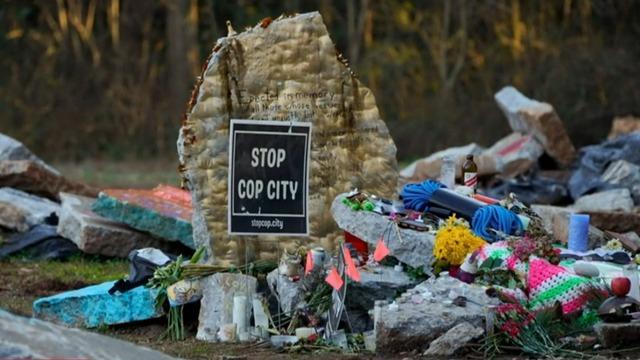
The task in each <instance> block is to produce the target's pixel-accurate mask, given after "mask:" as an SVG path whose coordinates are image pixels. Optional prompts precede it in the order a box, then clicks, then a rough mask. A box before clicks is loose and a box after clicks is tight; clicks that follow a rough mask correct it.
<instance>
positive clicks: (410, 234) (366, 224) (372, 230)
mask: <svg viewBox="0 0 640 360" xmlns="http://www.w3.org/2000/svg"><path fill="white" fill-rule="evenodd" d="M346 196H347V194H346V193H345V194H340V195H338V196H337V197H336V198H335V200H334V201H333V205H332V206H331V214H332V215H333V219H334V220H335V222H336V223H337V224H338V226H339V227H340V228H341V229H343V230H345V231H348V232H350V233H351V234H353V235H355V236H356V237H358V238H360V239H362V240H363V241H365V242H367V243H368V244H370V245H373V246H375V245H376V244H377V242H378V240H380V238H381V237H382V234H383V232H385V230H386V229H387V227H388V226H389V225H390V223H391V220H389V218H388V217H386V216H382V215H379V214H376V213H373V212H370V211H354V210H352V209H351V208H350V207H349V206H347V205H345V204H343V203H342V200H343V199H344V198H345V197H346ZM391 234H392V235H390V236H388V237H390V239H389V238H385V241H386V242H385V244H386V245H387V247H388V248H389V250H390V251H391V256H393V257H395V258H396V259H398V260H400V261H402V262H403V263H405V264H407V265H410V266H412V267H416V268H417V267H422V268H423V269H424V271H425V273H426V274H430V273H431V264H433V262H434V260H435V258H434V256H433V245H434V242H435V235H433V234H430V233H428V232H426V231H425V232H421V231H415V230H411V229H405V228H399V229H398V232H395V231H392V232H391ZM398 234H399V236H400V238H398Z"/></svg>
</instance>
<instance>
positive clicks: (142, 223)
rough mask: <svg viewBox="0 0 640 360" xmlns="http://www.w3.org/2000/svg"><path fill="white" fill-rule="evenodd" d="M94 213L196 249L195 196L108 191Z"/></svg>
mask: <svg viewBox="0 0 640 360" xmlns="http://www.w3.org/2000/svg"><path fill="white" fill-rule="evenodd" d="M92 210H93V212H95V213H96V214H99V215H102V216H104V217H106V218H109V219H111V220H115V221H118V222H121V223H124V224H127V225H129V226H131V227H132V228H134V229H137V230H141V231H146V232H149V233H151V234H153V235H155V236H157V237H160V238H163V239H165V240H170V241H179V242H181V243H182V244H184V245H186V246H188V247H190V248H192V249H195V246H194V243H193V228H192V226H191V216H192V215H193V210H192V208H191V195H190V194H189V193H188V192H186V191H184V190H181V189H178V188H175V187H171V186H158V187H156V188H154V189H152V190H137V189H136V190H133V189H127V190H122V189H107V190H104V191H103V192H101V193H100V196H99V197H98V200H96V202H95V203H94V204H93V206H92Z"/></svg>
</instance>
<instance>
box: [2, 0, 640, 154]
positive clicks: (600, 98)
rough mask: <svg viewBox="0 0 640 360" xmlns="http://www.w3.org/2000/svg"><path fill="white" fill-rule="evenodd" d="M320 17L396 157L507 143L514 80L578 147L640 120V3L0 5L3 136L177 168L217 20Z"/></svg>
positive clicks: (369, 0) (237, 22) (40, 147)
mask: <svg viewBox="0 0 640 360" xmlns="http://www.w3.org/2000/svg"><path fill="white" fill-rule="evenodd" d="M313 10H318V11H320V12H321V13H322V15H323V17H324V20H325V23H326V24H327V27H328V28H329V31H330V33H331V36H332V38H333V40H334V41H335V42H336V45H337V48H338V49H339V50H340V51H341V52H342V53H343V54H344V55H345V56H346V57H347V58H348V59H350V63H351V65H352V67H353V69H354V70H355V71H356V73H358V74H359V77H360V78H361V80H362V81H363V82H364V83H365V84H366V85H367V86H369V87H371V88H372V90H373V91H374V93H375V94H376V97H377V101H378V106H379V107H380V110H381V112H382V115H383V118H384V119H385V120H386V121H387V124H388V125H389V127H390V129H391V131H392V134H393V136H394V138H395V140H396V144H397V145H398V150H399V153H398V156H399V158H400V159H405V160H406V159H410V158H415V157H421V156H424V155H426V154H428V153H430V152H432V151H434V150H437V149H440V148H443V147H446V146H452V145H461V144H464V143H467V142H471V141H475V142H478V143H480V144H482V145H490V144H491V143H492V142H494V141H495V140H497V139H498V138H499V137H501V136H503V135H505V134H507V133H508V132H509V129H508V125H507V123H506V120H505V119H504V118H503V116H502V115H501V114H500V112H499V110H498V108H497V107H496V105H495V102H494V100H493V94H494V93H495V92H496V91H498V90H499V89H500V88H501V87H502V86H504V85H507V84H513V85H515V86H516V87H518V88H519V89H520V90H521V91H523V92H524V93H525V94H526V95H528V96H530V97H533V98H536V99H539V100H544V101H547V102H550V103H551V104H553V105H554V106H555V107H556V109H557V111H558V112H559V114H560V116H561V118H563V119H564V121H565V123H566V124H567V126H568V128H569V132H570V135H571V136H572V138H573V140H574V142H576V143H577V144H578V145H584V144H588V143H594V142H598V141H599V140H600V139H601V138H602V137H603V136H604V135H605V134H606V133H607V131H608V129H609V126H610V121H611V119H612V117H613V116H614V115H626V114H633V113H635V114H638V113H640V86H638V79H640V66H638V60H640V42H639V41H638V39H640V1H633V0H616V1H614V0H593V1H587V0H562V1H561V0H557V1H524V0H485V1H465V0H442V1H435V0H434V1H414V2H412V1H402V0H384V1H383V0H378V1H373V0H346V1H343V0H315V1H313V0H285V1H274V0H262V1H258V0H255V1H250V0H237V1H215V0H174V1H172V0H164V1H150V0H85V1H81V0H55V1H54V0H21V1H10V0H3V1H0V131H2V132H4V133H7V134H8V135H11V136H14V137H16V138H18V139H20V140H21V141H23V142H25V143H26V144H27V145H28V146H29V147H30V148H32V150H34V151H35V152H36V153H38V154H40V155H42V156H43V157H44V158H45V159H47V160H67V161H68V160H82V159H87V158H89V159H128V158H151V157H163V158H166V159H167V160H169V159H171V161H173V160H174V159H175V157H176V155H175V140H176V138H177V130H178V127H179V124H180V119H181V114H182V113H183V112H184V109H185V103H186V101H187V100H188V97H189V95H190V89H191V87H192V85H193V83H194V78H195V76H196V75H197V74H198V72H199V69H200V66H201V62H202V61H203V59H205V57H206V56H207V54H208V52H209V51H210V49H211V47H212V46H213V45H214V43H215V40H216V39H217V38H218V37H221V36H224V35H226V26H225V21H226V20H231V21H232V23H233V24H234V26H235V28H236V30H241V29H243V28H244V26H246V25H250V26H252V25H255V24H256V23H257V22H258V21H260V20H261V19H262V18H264V17H266V16H272V17H274V18H275V17H277V16H278V15H280V14H281V13H292V12H306V11H313Z"/></svg>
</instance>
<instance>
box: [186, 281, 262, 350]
mask: <svg viewBox="0 0 640 360" xmlns="http://www.w3.org/2000/svg"><path fill="white" fill-rule="evenodd" d="M257 284H258V282H257V280H256V278H254V277H252V276H247V275H242V274H232V273H217V274H214V275H211V276H207V277H205V278H204V279H202V300H201V301H200V317H199V319H198V320H199V322H198V333H197V334H196V339H198V340H204V341H210V342H216V341H220V339H219V338H218V332H219V330H220V329H221V328H222V327H223V325H225V324H233V304H234V297H235V296H239V295H241V296H246V298H248V299H253V296H254V295H255V293H256V288H257Z"/></svg>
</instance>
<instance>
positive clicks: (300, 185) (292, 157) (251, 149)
mask: <svg viewBox="0 0 640 360" xmlns="http://www.w3.org/2000/svg"><path fill="white" fill-rule="evenodd" d="M310 142H311V123H303V122H293V123H292V122H284V121H265V120H237V119H232V120H231V129H230V131H229V201H228V207H229V224H228V225H229V226H228V229H229V234H237V235H260V234H271V235H308V234H309V217H308V211H307V205H308V194H309V191H308V190H309V189H308V187H309V181H308V180H309V149H310Z"/></svg>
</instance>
